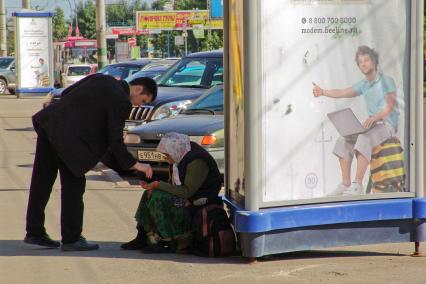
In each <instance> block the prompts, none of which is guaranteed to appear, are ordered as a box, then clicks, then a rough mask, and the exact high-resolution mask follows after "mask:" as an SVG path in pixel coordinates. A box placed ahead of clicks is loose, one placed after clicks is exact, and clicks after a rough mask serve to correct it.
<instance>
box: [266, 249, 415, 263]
mask: <svg viewBox="0 0 426 284" xmlns="http://www.w3.org/2000/svg"><path fill="white" fill-rule="evenodd" d="M368 256H388V257H389V256H407V255H405V254H400V253H386V252H374V251H350V250H339V251H336V250H333V251H322V250H316V251H298V252H289V253H283V254H276V255H271V256H265V257H262V258H261V259H260V260H261V261H275V260H294V259H315V258H339V257H342V258H344V257H368Z"/></svg>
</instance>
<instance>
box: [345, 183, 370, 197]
mask: <svg viewBox="0 0 426 284" xmlns="http://www.w3.org/2000/svg"><path fill="white" fill-rule="evenodd" d="M364 192H365V191H364V187H363V186H362V185H361V184H359V183H357V182H353V183H352V184H351V186H349V187H348V188H347V189H346V190H345V191H344V192H343V195H361V194H364Z"/></svg>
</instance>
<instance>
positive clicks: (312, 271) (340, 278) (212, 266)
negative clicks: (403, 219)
mask: <svg viewBox="0 0 426 284" xmlns="http://www.w3.org/2000/svg"><path fill="white" fill-rule="evenodd" d="M41 102H42V99H40V98H24V99H21V100H16V99H15V98H14V97H12V96H6V97H0V210H1V211H0V212H1V218H0V283H7V284H9V283H19V284H21V283H43V284H44V283H61V284H66V283H72V284H75V283H150V284H152V283H186V284H188V283H197V284H198V283H235V284H237V283H244V284H247V283H419V284H420V283H426V272H424V271H425V267H426V258H412V257H410V256H408V255H409V254H410V253H411V252H412V250H413V245H412V244H385V245H374V246H359V247H349V248H336V249H332V250H327V251H315V252H300V253H292V254H286V255H280V256H273V257H268V258H264V259H263V260H261V261H258V262H257V263H252V264H249V263H247V261H246V260H245V259H243V258H240V257H234V258H218V259H211V258H200V257H195V256H188V255H174V254H163V255H147V254H142V253H140V252H138V251H136V252H135V251H133V252H132V251H122V250H120V249H119V245H120V243H122V242H124V241H127V240H129V239H130V238H132V237H134V235H135V228H134V227H135V223H134V220H133V214H134V211H135V208H136V206H137V204H138V202H139V198H140V196H141V190H140V189H139V187H132V186H129V184H128V183H126V182H123V181H121V180H120V179H119V178H118V177H117V176H114V173H111V172H108V171H105V170H103V171H102V170H101V169H98V171H92V172H90V173H89V174H88V180H89V182H88V189H87V191H86V194H85V205H86V209H85V224H84V234H85V236H86V237H87V238H88V239H89V240H92V241H96V242H98V243H100V246H101V249H100V250H99V251H95V252H72V253H64V252H62V251H60V250H58V249H40V248H38V247H33V246H30V245H26V244H24V243H23V242H22V238H23V237H24V233H25V232H24V231H25V230H24V228H25V210H26V202H27V198H28V190H27V189H28V186H29V180H30V176H31V169H32V160H33V158H34V156H33V155H34V154H33V153H34V142H35V140H34V139H35V133H34V131H33V130H32V128H31V120H30V117H31V115H32V114H33V113H34V112H36V111H37V110H38V109H39V108H40V107H41ZM59 202H60V191H59V186H58V184H56V185H55V189H54V192H53V193H52V196H51V199H50V202H49V204H48V208H47V211H46V216H47V218H46V227H47V230H48V232H49V234H50V235H51V236H52V237H53V238H55V239H59V237H60V232H59V213H60V205H59ZM424 248H425V251H426V246H425V247H424Z"/></svg>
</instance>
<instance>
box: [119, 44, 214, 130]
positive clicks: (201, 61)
mask: <svg viewBox="0 0 426 284" xmlns="http://www.w3.org/2000/svg"><path fill="white" fill-rule="evenodd" d="M157 83H158V96H157V99H156V100H155V101H154V102H153V103H151V104H147V105H144V106H134V107H133V109H132V111H131V113H130V116H129V119H128V120H127V121H126V127H125V131H127V130H129V129H132V128H133V127H135V126H138V125H140V124H142V123H145V122H151V121H154V120H160V119H164V118H167V117H171V116H174V115H176V114H178V113H179V111H180V110H182V109H185V108H186V106H188V105H189V104H190V103H192V102H193V101H194V100H196V99H197V98H199V97H200V96H201V95H202V94H204V93H205V92H206V91H207V90H208V89H209V88H211V87H212V86H215V85H220V84H223V51H220V50H219V51H208V52H197V53H193V54H191V55H189V56H187V57H184V58H182V59H181V60H180V61H178V62H177V63H176V64H174V65H173V66H172V67H170V69H169V70H168V71H167V72H166V73H165V74H163V75H162V76H161V77H160V78H159V79H158V81H157Z"/></svg>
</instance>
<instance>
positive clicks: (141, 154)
mask: <svg viewBox="0 0 426 284" xmlns="http://www.w3.org/2000/svg"><path fill="white" fill-rule="evenodd" d="M138 158H139V161H151V162H163V161H166V157H165V156H164V155H163V154H161V153H160V152H156V151H138Z"/></svg>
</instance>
